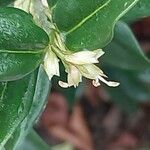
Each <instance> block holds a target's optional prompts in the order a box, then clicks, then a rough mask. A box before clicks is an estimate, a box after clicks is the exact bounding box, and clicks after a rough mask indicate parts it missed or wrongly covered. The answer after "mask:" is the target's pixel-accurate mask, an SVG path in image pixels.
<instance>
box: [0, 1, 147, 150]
mask: <svg viewBox="0 0 150 150" xmlns="http://www.w3.org/2000/svg"><path fill="white" fill-rule="evenodd" d="M17 1H19V0H17ZM20 1H21V0H20ZM138 1H139V0H48V4H49V6H50V8H52V9H51V10H52V18H51V16H48V18H47V14H48V12H46V11H45V10H44V9H43V8H42V7H41V5H40V3H36V0H35V1H34V3H32V4H35V3H36V4H37V6H38V8H37V10H36V11H33V9H32V8H31V9H29V10H30V11H31V12H30V13H33V15H34V16H33V17H34V19H36V21H35V20H34V21H35V22H40V21H41V20H38V18H40V19H41V18H42V21H41V22H40V24H37V25H39V26H40V27H42V28H44V30H45V29H46V31H49V28H51V27H54V25H56V26H57V29H58V33H60V34H61V37H62V38H63V40H64V44H65V47H67V48H69V49H70V50H71V51H72V52H75V51H83V50H91V51H93V50H94V49H98V48H103V47H104V50H105V52H106V54H105V55H104V57H103V58H102V61H101V62H102V64H103V68H104V70H105V71H106V72H108V74H110V75H109V76H111V78H112V79H114V80H116V81H119V82H120V83H121V85H120V86H119V87H118V88H116V89H112V88H108V87H106V89H107V91H108V93H109V95H110V98H111V100H112V101H113V102H114V103H115V104H116V105H118V106H119V107H120V108H121V109H123V110H124V111H127V112H130V113H131V112H133V111H135V110H136V109H137V107H138V104H139V102H143V101H146V100H148V99H149V97H150V89H149V87H148V84H149V83H150V81H149V76H150V71H149V68H150V60H149V59H148V57H147V56H146V55H145V54H144V53H143V51H142V49H141V48H140V46H139V44H138V42H137V40H136V38H135V37H134V35H133V33H132V31H131V30H130V28H129V26H127V24H125V23H124V22H118V20H119V19H120V18H121V17H122V16H124V15H125V14H126V13H127V12H128V13H127V14H126V15H125V16H124V17H123V18H122V20H123V21H126V22H131V21H133V20H137V19H139V18H141V17H145V16H150V5H149V4H150V3H149V0H142V1H139V2H138ZM11 2H13V0H0V6H6V5H8V4H10V3H11ZM38 2H39V1H38ZM24 3H25V1H24ZM136 3H137V4H136ZM135 4H136V5H135ZM134 5H135V7H133V6H134ZM22 7H23V6H22ZM130 9H131V10H130ZM129 10H130V11H129ZM38 11H39V12H38ZM47 11H48V10H47ZM37 12H38V14H36V13H37ZM41 12H42V13H41ZM45 12H46V15H45V16H44V17H43V16H42V15H43V14H44V13H45ZM39 14H41V16H40V15H39ZM51 19H52V20H53V21H54V23H55V24H52V23H53V22H50V24H47V22H48V21H51ZM45 20H46V21H45ZM34 21H33V18H32V16H31V15H29V14H28V13H26V12H24V11H22V10H20V9H17V8H8V7H0V81H1V82H0V93H1V96H0V97H1V98H0V149H2V150H3V149H6V150H13V149H14V150H20V149H29V150H30V149H31V150H34V149H35V150H38V149H39V150H40V149H44V150H47V149H49V148H48V146H47V145H46V144H45V143H43V142H42V140H41V139H39V137H38V135H36V133H35V132H34V131H33V130H31V129H32V126H33V125H34V123H35V121H36V119H37V117H38V116H39V114H40V113H41V112H42V110H43V108H44V105H45V103H46V97H47V95H48V92H49V84H50V83H49V79H48V77H47V75H46V73H45V71H44V69H43V67H42V66H43V65H41V66H40V64H42V63H43V60H44V55H45V52H46V50H47V46H48V44H52V42H53V40H51V41H50V42H51V43H49V37H48V35H49V36H50V34H49V33H51V32H47V33H45V31H44V30H43V29H41V28H40V27H39V26H37V25H36V24H35V22H34ZM44 21H45V24H44ZM116 24H117V25H116ZM115 25H116V27H115ZM53 31H54V30H53ZM113 37H114V38H113ZM50 39H53V38H51V37H50ZM112 39H113V40H112ZM57 40H58V43H59V42H60V39H59V38H58V39H57ZM59 44H60V43H59ZM55 46H56V47H57V46H58V45H55ZM59 46H60V47H61V46H62V45H61V44H60V45H59ZM59 46H58V47H59ZM38 66H40V67H39V68H38V69H36V68H37V67H38ZM35 69H36V70H35ZM50 69H51V68H50ZM53 69H54V68H52V71H53ZM61 69H62V68H61ZM63 70H64V68H63ZM61 75H62V76H61V77H60V78H61V79H62V80H64V79H65V80H66V74H65V73H64V72H62V71H61ZM10 80H14V81H10ZM6 81H8V82H6ZM53 82H54V85H55V83H56V82H58V79H56V78H55V79H54V80H53ZM55 88H56V89H57V90H59V91H61V92H62V93H64V95H65V96H66V97H67V99H68V100H69V104H70V105H72V104H74V99H75V98H74V97H75V94H76V89H74V88H70V89H67V90H66V89H61V88H60V87H57V86H55ZM26 136H27V137H26ZM20 143H21V144H20Z"/></svg>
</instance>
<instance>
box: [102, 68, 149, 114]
mask: <svg viewBox="0 0 150 150" xmlns="http://www.w3.org/2000/svg"><path fill="white" fill-rule="evenodd" d="M105 69H106V70H107V72H109V74H110V77H111V78H112V79H113V80H116V81H118V82H120V85H119V87H117V88H109V87H106V89H107V92H108V93H109V94H110V99H111V100H112V101H113V102H114V103H115V104H116V105H118V106H119V107H120V108H121V109H123V110H124V111H127V112H133V111H136V109H137V107H138V104H139V102H144V101H149V97H150V89H149V87H148V86H147V85H146V84H145V83H144V82H143V81H141V80H140V79H139V73H136V72H133V71H125V70H122V69H118V68H115V67H113V69H112V66H105Z"/></svg>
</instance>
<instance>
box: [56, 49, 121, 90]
mask: <svg viewBox="0 0 150 150" xmlns="http://www.w3.org/2000/svg"><path fill="white" fill-rule="evenodd" d="M103 54H104V52H103V51H102V50H101V49H98V50H95V51H93V52H91V51H83V52H77V53H74V54H71V55H65V56H64V60H65V61H63V63H64V64H65V67H66V72H67V73H68V78H67V80H68V82H67V83H66V82H63V81H59V85H60V86H62V87H65V88H67V87H70V86H74V87H76V86H78V84H79V83H80V82H81V81H82V76H84V77H86V78H88V79H92V80H93V82H92V83H93V85H94V86H95V87H97V86H99V85H100V81H102V82H103V83H105V84H107V85H108V86H111V87H116V86H118V85H119V83H118V82H113V81H107V80H106V79H105V78H107V76H106V75H105V74H104V73H103V71H102V70H101V69H100V68H98V67H97V66H96V65H94V63H97V62H98V58H99V57H100V56H102V55H103Z"/></svg>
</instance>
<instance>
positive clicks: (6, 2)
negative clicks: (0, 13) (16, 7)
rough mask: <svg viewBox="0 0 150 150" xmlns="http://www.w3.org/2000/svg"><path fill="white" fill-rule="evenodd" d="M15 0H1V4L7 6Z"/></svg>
mask: <svg viewBox="0 0 150 150" xmlns="http://www.w3.org/2000/svg"><path fill="white" fill-rule="evenodd" d="M14 1H15V0H0V6H7V5H8V4H11V3H12V2H14Z"/></svg>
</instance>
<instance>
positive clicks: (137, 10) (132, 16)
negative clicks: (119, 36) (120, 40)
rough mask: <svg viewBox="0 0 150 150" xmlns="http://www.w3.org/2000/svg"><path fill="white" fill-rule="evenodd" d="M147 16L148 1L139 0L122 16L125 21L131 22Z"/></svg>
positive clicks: (149, 14) (148, 10)
mask: <svg viewBox="0 0 150 150" xmlns="http://www.w3.org/2000/svg"><path fill="white" fill-rule="evenodd" d="M148 16H150V1H149V0H141V1H139V2H138V3H137V5H136V6H135V7H134V8H132V9H131V10H130V11H129V12H128V13H127V14H126V15H125V16H124V18H123V20H124V21H127V22H133V21H135V20H138V19H140V18H143V17H148Z"/></svg>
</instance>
